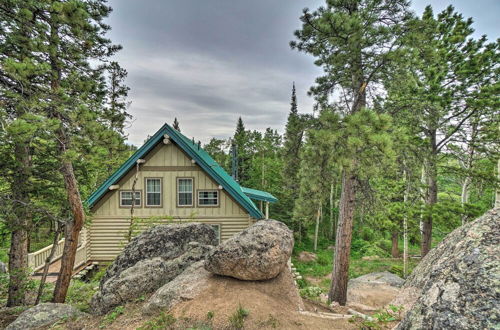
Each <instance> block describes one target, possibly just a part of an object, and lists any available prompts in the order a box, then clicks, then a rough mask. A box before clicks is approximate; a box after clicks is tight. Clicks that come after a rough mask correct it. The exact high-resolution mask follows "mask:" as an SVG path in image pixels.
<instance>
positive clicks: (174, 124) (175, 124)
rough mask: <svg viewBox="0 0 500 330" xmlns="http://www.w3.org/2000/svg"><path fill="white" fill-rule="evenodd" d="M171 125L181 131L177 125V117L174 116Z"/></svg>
mask: <svg viewBox="0 0 500 330" xmlns="http://www.w3.org/2000/svg"><path fill="white" fill-rule="evenodd" d="M172 127H173V128H174V129H176V130H178V131H179V132H180V131H181V128H180V127H179V122H178V121H177V117H175V118H174V123H173V124H172Z"/></svg>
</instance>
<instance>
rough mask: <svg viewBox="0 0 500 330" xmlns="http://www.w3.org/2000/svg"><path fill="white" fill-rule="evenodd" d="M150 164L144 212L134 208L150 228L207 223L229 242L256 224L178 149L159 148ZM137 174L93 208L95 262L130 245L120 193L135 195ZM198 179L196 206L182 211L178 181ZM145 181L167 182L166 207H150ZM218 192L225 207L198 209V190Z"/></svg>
mask: <svg viewBox="0 0 500 330" xmlns="http://www.w3.org/2000/svg"><path fill="white" fill-rule="evenodd" d="M145 160H146V162H145V163H144V164H141V165H140V170H139V172H138V174H137V181H136V185H135V190H136V191H141V199H142V200H141V206H140V207H134V217H137V218H141V219H149V220H145V222H146V224H144V225H143V226H142V227H143V228H146V227H148V226H150V225H151V224H153V223H168V222H175V223H177V222H194V221H196V222H203V223H208V224H218V225H220V235H221V240H226V239H228V238H230V237H231V236H233V235H234V234H236V233H238V232H240V231H242V230H244V229H245V228H247V227H248V226H249V225H250V224H251V223H253V221H252V220H253V219H252V218H251V217H250V216H249V215H248V213H247V211H246V210H244V209H243V208H242V207H241V206H240V205H239V204H238V203H237V202H235V201H234V200H233V199H232V197H231V196H230V195H229V194H228V193H226V192H225V191H224V190H221V189H219V185H218V183H216V182H214V181H213V179H212V178H211V177H209V176H208V175H207V174H206V173H205V172H204V171H203V170H202V169H201V167H200V166H198V165H197V164H193V163H192V162H191V159H190V158H188V157H187V155H186V154H185V153H184V152H183V151H182V150H180V149H179V148H178V147H177V146H175V145H173V144H172V143H170V144H168V145H164V144H161V143H160V144H159V145H157V146H156V147H155V148H154V149H153V150H152V151H151V152H150V153H149V154H148V155H147V156H146V157H145ZM135 175H136V169H132V170H131V171H129V173H127V175H125V176H124V177H123V178H122V179H121V180H120V182H119V183H118V185H119V188H118V189H116V190H113V191H108V192H107V193H106V195H105V196H103V198H102V199H101V200H100V201H99V202H98V203H97V204H96V205H95V206H94V207H93V209H92V213H93V215H92V220H91V223H90V225H89V239H90V242H91V247H90V255H91V259H92V260H96V261H105V260H112V259H113V258H114V257H116V255H118V254H119V253H120V251H121V250H122V249H123V247H124V245H125V244H126V239H125V238H126V235H127V232H128V230H129V227H130V216H131V214H130V211H131V210H130V208H129V207H120V201H119V197H120V194H119V191H120V190H131V189H132V184H133V181H134V179H135ZM179 177H192V178H193V179H194V194H193V198H194V206H193V207H178V206H177V178H179ZM145 178H161V179H162V206H161V207H146V206H145V189H144V185H145ZM200 189H201V190H202V189H217V190H218V191H219V206H208V207H198V205H197V190H200Z"/></svg>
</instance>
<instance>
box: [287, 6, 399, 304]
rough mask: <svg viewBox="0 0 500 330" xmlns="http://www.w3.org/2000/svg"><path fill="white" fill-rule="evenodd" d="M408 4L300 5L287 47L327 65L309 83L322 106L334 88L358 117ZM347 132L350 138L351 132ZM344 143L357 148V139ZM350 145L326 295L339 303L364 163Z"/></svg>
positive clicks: (348, 112) (346, 109)
mask: <svg viewBox="0 0 500 330" xmlns="http://www.w3.org/2000/svg"><path fill="white" fill-rule="evenodd" d="M408 6H409V4H408V2H407V1H405V0H383V1H379V0H349V1H345V0H328V1H327V2H326V6H324V7H320V8H319V9H317V10H316V11H314V12H312V13H311V12H309V10H308V9H305V10H304V13H303V15H302V17H301V21H302V23H303V25H302V29H301V30H298V31H296V32H295V36H296V38H297V39H298V41H292V42H291V47H292V48H295V49H298V50H299V51H304V52H307V53H309V54H312V55H314V56H315V57H316V58H317V59H316V61H315V64H316V65H318V66H321V67H322V68H323V70H324V71H325V75H324V76H322V77H320V78H317V79H316V85H315V86H313V87H312V88H311V93H312V94H314V95H315V96H316V98H317V100H318V103H319V104H320V105H321V106H322V107H325V108H326V107H328V103H329V98H330V97H331V96H332V92H333V91H338V92H339V93H340V94H341V101H342V105H343V107H342V108H343V110H342V111H341V112H342V113H343V114H344V115H347V116H353V115H356V118H355V119H353V123H354V122H357V121H358V120H362V118H360V117H359V116H358V115H357V114H359V113H360V112H361V111H362V110H363V109H364V108H366V107H367V105H368V100H367V90H368V89H369V88H371V87H374V85H376V84H377V83H379V82H380V81H381V79H382V77H383V76H384V75H385V74H386V73H387V71H388V70H387V69H388V62H389V61H390V60H391V57H392V56H393V53H394V49H396V48H398V47H399V46H400V36H401V34H402V27H403V26H402V23H404V21H405V20H406V19H407V18H408V16H409V14H408V11H407V8H408ZM373 119H374V120H376V119H375V118H373ZM346 120H348V118H346ZM367 123H368V122H367ZM357 125H360V126H359V127H361V126H365V125H363V124H361V123H357ZM365 127H366V126H365ZM353 128H355V127H353ZM341 129H343V128H341ZM343 130H344V129H343ZM347 137H348V139H351V142H353V141H352V137H351V136H347ZM347 146H348V147H350V148H351V147H352V150H356V149H357V148H356V147H355V146H356V145H354V146H349V145H347ZM352 150H351V151H349V152H346V153H345V154H344V156H347V158H346V159H344V161H343V162H342V171H343V173H342V192H341V197H340V213H339V221H338V228H337V235H336V245H335V260H334V267H333V277H332V287H331V289H330V293H329V300H333V301H337V302H339V303H340V304H341V305H345V303H346V293H347V280H348V269H349V255H350V248H351V239H352V225H353V218H354V212H355V208H356V195H357V193H358V191H359V190H360V187H359V185H358V182H359V175H360V171H359V169H360V165H361V163H363V160H362V159H360V156H361V155H360V154H355V153H352Z"/></svg>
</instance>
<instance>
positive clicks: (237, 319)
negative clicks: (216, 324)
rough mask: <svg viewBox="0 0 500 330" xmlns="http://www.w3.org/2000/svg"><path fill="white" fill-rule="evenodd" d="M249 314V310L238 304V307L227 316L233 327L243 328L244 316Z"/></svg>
mask: <svg viewBox="0 0 500 330" xmlns="http://www.w3.org/2000/svg"><path fill="white" fill-rule="evenodd" d="M249 314H250V312H249V311H248V310H246V309H244V308H243V307H242V306H241V304H240V305H239V306H238V309H236V311H235V312H234V313H233V314H231V316H230V317H229V322H230V323H231V326H232V327H233V328H234V329H243V325H244V323H245V318H246V317H247V316H248V315H249Z"/></svg>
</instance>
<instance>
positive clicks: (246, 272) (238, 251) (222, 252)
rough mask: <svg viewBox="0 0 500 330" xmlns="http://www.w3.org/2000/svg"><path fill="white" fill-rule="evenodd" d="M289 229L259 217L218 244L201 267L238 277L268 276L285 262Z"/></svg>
mask: <svg viewBox="0 0 500 330" xmlns="http://www.w3.org/2000/svg"><path fill="white" fill-rule="evenodd" d="M292 249H293V233H292V231H291V230H290V229H288V227H287V226H286V225H285V224H284V223H282V222H279V221H276V220H261V221H258V222H257V223H255V224H254V225H252V226H250V227H249V228H247V229H245V230H244V231H242V232H241V233H239V234H237V235H235V236H233V237H232V238H230V239H229V240H227V241H225V242H223V243H221V244H220V245H218V246H217V247H216V248H215V249H214V250H213V251H212V252H211V253H209V255H208V256H207V259H206V260H205V269H206V270H208V271H209V272H212V273H214V274H218V275H225V276H231V277H234V278H237V279H240V280H249V281H253V280H268V279H271V278H274V277H276V276H277V275H278V274H279V273H280V272H281V271H282V270H283V269H284V268H285V267H286V266H287V263H288V260H289V258H290V255H291V254H292Z"/></svg>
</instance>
